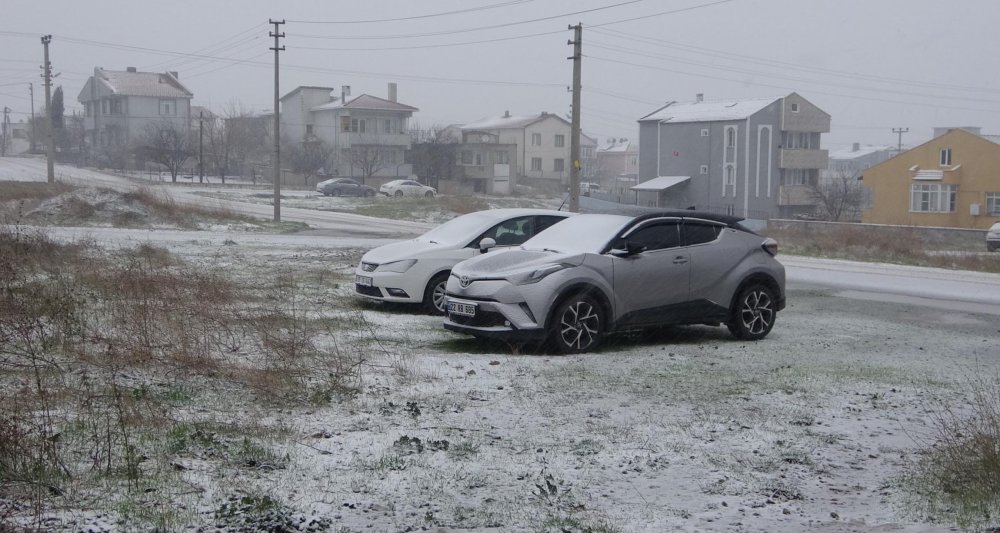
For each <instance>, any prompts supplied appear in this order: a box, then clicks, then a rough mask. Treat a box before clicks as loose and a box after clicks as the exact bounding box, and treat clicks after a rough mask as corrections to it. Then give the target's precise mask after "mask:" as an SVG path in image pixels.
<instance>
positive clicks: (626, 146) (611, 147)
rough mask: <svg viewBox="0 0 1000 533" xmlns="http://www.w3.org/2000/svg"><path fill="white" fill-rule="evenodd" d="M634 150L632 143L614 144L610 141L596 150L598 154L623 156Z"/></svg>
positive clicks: (614, 142)
mask: <svg viewBox="0 0 1000 533" xmlns="http://www.w3.org/2000/svg"><path fill="white" fill-rule="evenodd" d="M633 149H636V147H635V146H634V143H632V142H631V141H625V142H616V141H611V142H607V143H605V144H604V146H601V147H600V148H598V149H597V151H598V152H605V153H613V154H624V153H627V152H630V151H632V150H633Z"/></svg>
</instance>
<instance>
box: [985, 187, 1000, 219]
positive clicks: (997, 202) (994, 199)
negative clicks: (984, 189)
mask: <svg viewBox="0 0 1000 533" xmlns="http://www.w3.org/2000/svg"><path fill="white" fill-rule="evenodd" d="M986 213H987V214H990V215H993V216H1000V192H988V193H986Z"/></svg>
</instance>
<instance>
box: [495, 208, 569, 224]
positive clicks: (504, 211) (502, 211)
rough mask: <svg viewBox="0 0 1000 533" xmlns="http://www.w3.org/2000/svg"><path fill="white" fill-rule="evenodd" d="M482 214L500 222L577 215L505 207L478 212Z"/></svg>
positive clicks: (553, 210)
mask: <svg viewBox="0 0 1000 533" xmlns="http://www.w3.org/2000/svg"><path fill="white" fill-rule="evenodd" d="M477 212H478V213H480V214H483V215H486V216H489V217H492V218H493V219H495V220H497V221H500V220H505V219H508V218H516V217H526V216H529V215H552V216H557V217H568V216H571V215H574V214H575V213H570V212H569V211H558V210H555V209H538V208H534V207H503V208H499V209H485V210H483V211H477Z"/></svg>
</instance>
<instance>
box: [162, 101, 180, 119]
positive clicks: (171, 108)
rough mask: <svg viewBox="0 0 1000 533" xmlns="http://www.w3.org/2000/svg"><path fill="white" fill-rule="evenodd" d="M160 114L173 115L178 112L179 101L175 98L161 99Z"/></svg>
mask: <svg viewBox="0 0 1000 533" xmlns="http://www.w3.org/2000/svg"><path fill="white" fill-rule="evenodd" d="M160 114H161V115H169V116H173V115H176V114H177V103H176V102H174V101H173V100H160Z"/></svg>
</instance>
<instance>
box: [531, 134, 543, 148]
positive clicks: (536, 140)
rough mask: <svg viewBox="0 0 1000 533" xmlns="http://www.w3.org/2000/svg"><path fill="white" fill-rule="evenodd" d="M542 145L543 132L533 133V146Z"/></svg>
mask: <svg viewBox="0 0 1000 533" xmlns="http://www.w3.org/2000/svg"><path fill="white" fill-rule="evenodd" d="M541 145H542V134H541V133H532V134H531V146H541Z"/></svg>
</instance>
